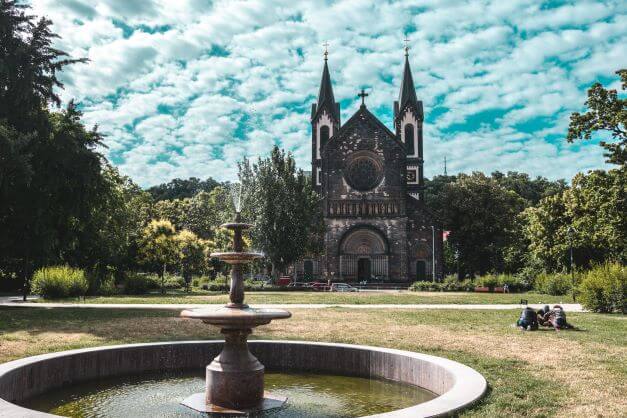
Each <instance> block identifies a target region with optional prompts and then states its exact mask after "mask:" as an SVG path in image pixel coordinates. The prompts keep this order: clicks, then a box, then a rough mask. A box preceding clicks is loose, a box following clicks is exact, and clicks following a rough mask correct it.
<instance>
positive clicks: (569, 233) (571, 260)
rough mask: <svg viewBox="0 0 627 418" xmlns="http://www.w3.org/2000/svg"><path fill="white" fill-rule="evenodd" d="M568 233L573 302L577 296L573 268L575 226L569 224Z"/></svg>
mask: <svg viewBox="0 0 627 418" xmlns="http://www.w3.org/2000/svg"><path fill="white" fill-rule="evenodd" d="M566 232H567V233H568V244H569V246H570V259H569V263H568V264H569V268H570V280H571V281H572V285H573V302H576V298H575V270H574V269H573V232H575V228H573V227H572V226H569V227H568V229H567V230H566Z"/></svg>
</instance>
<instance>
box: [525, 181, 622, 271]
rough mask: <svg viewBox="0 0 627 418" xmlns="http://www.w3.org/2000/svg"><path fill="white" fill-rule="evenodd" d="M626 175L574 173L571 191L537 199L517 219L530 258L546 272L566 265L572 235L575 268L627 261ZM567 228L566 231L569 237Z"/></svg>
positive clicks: (560, 268)
mask: <svg viewBox="0 0 627 418" xmlns="http://www.w3.org/2000/svg"><path fill="white" fill-rule="evenodd" d="M626 173H627V171H626V169H618V170H610V171H607V172H606V171H601V170H596V171H591V172H589V173H588V174H577V175H576V176H575V177H574V178H573V184H572V187H571V188H570V189H568V190H565V191H564V192H562V193H561V194H558V195H554V196H551V197H548V198H545V199H543V200H542V201H540V203H539V204H538V206H537V207H532V208H528V209H526V210H525V212H524V213H523V215H522V218H523V222H524V228H523V231H524V234H525V236H526V238H527V240H528V241H529V252H530V255H531V256H532V257H533V258H535V259H537V260H540V262H541V263H542V265H543V266H544V267H545V269H546V270H548V271H558V270H562V269H565V268H567V267H568V265H569V247H570V242H571V236H572V245H573V258H574V262H575V265H577V266H582V267H587V266H589V265H590V264H591V263H593V262H604V261H605V260H622V261H623V262H624V261H625V260H626V259H627V253H626V251H627V250H626V248H625V244H626V243H627V218H626V217H625V215H624V208H625V207H627V198H626V193H625V192H626V190H627V181H626V180H627V174H626ZM569 227H572V228H573V229H572V231H571V235H569Z"/></svg>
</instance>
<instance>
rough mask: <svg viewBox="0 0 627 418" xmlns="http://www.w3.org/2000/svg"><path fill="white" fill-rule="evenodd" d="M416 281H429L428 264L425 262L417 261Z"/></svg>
mask: <svg viewBox="0 0 627 418" xmlns="http://www.w3.org/2000/svg"><path fill="white" fill-rule="evenodd" d="M416 280H417V281H419V282H424V281H426V280H427V263H426V262H425V261H424V260H418V261H416Z"/></svg>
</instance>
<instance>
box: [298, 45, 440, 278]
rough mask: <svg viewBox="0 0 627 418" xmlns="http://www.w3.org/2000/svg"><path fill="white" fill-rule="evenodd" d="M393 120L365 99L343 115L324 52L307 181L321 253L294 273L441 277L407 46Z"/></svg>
mask: <svg viewBox="0 0 627 418" xmlns="http://www.w3.org/2000/svg"><path fill="white" fill-rule="evenodd" d="M405 55H406V59H405V68H404V74H403V80H402V84H401V86H400V94H399V97H398V101H395V102H394V103H393V109H394V128H393V130H390V129H388V127H386V126H385V125H384V124H383V123H382V122H381V121H379V120H378V119H377V117H376V116H374V115H373V114H372V113H371V112H370V111H369V110H368V108H367V106H366V104H365V96H366V94H364V92H363V90H362V94H361V95H360V96H361V98H362V104H361V106H360V108H359V110H357V112H356V113H355V114H354V115H353V116H352V117H350V119H348V120H347V121H346V122H345V123H342V122H341V120H340V104H339V103H337V102H336V101H335V98H334V95H333V86H332V83H331V76H330V73H329V68H328V65H327V58H326V54H325V60H324V68H323V73H322V81H321V85H320V90H319V94H318V101H317V103H314V104H313V105H312V109H311V127H312V138H311V156H312V158H311V161H312V162H311V164H312V182H313V184H314V186H315V189H316V191H317V193H319V195H320V198H321V210H322V211H323V213H324V223H325V235H324V253H323V254H322V255H321V256H319V257H315V258H309V259H305V260H302V261H301V262H299V263H297V264H296V265H295V266H294V268H295V271H294V273H295V274H296V277H297V279H298V280H309V279H322V280H328V279H331V280H334V281H343V282H363V281H373V280H376V281H388V282H413V281H416V280H429V281H430V280H437V279H439V278H441V276H442V271H443V265H442V228H441V226H440V224H439V223H438V221H437V220H436V219H435V217H434V215H433V214H432V212H431V211H430V210H429V209H428V208H427V207H426V205H425V203H424V193H425V187H424V177H423V164H424V154H423V135H422V124H423V108H422V102H421V101H419V100H418V99H417V97H416V91H415V88H414V82H413V79H412V74H411V69H410V66H409V59H408V57H407V51H406V54H405Z"/></svg>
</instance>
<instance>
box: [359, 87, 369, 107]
mask: <svg viewBox="0 0 627 418" xmlns="http://www.w3.org/2000/svg"><path fill="white" fill-rule="evenodd" d="M357 97H361V105H362V106H366V97H368V93H366V90H364V89H361V93H359V94H358V95H357Z"/></svg>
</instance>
